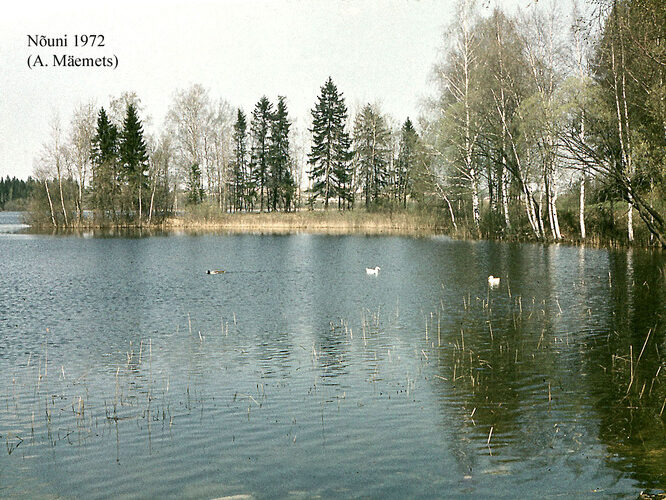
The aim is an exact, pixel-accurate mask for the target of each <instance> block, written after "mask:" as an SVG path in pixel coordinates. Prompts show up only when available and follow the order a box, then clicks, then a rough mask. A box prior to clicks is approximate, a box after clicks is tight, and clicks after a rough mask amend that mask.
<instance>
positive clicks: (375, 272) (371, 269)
mask: <svg viewBox="0 0 666 500" xmlns="http://www.w3.org/2000/svg"><path fill="white" fill-rule="evenodd" d="M380 269H381V268H380V267H379V266H377V267H366V268H365V272H366V273H367V274H369V275H375V276H378V275H379V270H380Z"/></svg>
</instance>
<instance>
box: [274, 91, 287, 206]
mask: <svg viewBox="0 0 666 500" xmlns="http://www.w3.org/2000/svg"><path fill="white" fill-rule="evenodd" d="M290 126H291V124H290V123H289V119H288V116H287V104H286V101H285V98H284V96H278V103H277V109H276V110H275V113H273V116H272V121H271V137H270V144H269V163H270V188H271V202H272V208H273V210H274V211H275V210H277V209H278V207H282V208H284V209H285V210H287V209H288V208H289V207H288V206H287V205H288V203H287V198H288V191H289V189H290V188H291V186H292V185H293V181H292V180H291V170H290V168H289V166H290V162H291V158H290V156H289V127H290ZM289 198H290V197H289Z"/></svg>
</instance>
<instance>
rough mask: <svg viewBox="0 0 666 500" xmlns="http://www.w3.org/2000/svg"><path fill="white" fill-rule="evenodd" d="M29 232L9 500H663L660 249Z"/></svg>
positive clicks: (4, 314) (9, 268)
mask: <svg viewBox="0 0 666 500" xmlns="http://www.w3.org/2000/svg"><path fill="white" fill-rule="evenodd" d="M17 222H18V217H17V214H7V213H0V230H1V231H3V233H2V234H0V337H1V342H0V378H1V380H2V382H1V384H0V446H1V448H0V457H1V458H0V497H3V498H7V497H9V498H12V497H31V498H40V497H48V498H52V497H80V498H104V497H108V496H114V497H139V498H154V497H173V498H216V497H223V496H229V495H251V496H252V497H255V498H273V497H279V498H284V497H297V498H299V497H313V496H322V497H342V498H347V497H375V498H378V497H381V498H384V497H395V498H407V497H420V498H428V497H458V496H473V497H480V496H491V497H509V498H511V497H516V496H522V497H532V498H534V497H542V496H546V497H550V496H554V497H557V496H562V497H570V496H585V497H589V496H592V497H594V496H598V497H599V498H606V497H609V496H610V497H613V496H617V497H627V496H628V497H636V496H637V495H638V493H639V492H640V491H641V490H644V489H651V490H653V491H660V490H664V489H666V430H665V425H664V424H665V422H666V410H665V409H664V404H665V403H666V366H664V365H665V364H666V363H665V359H666V358H665V356H664V353H666V345H665V340H664V339H665V334H666V325H665V313H666V300H665V299H666V297H665V295H666V286H665V285H666V281H665V274H666V259H665V258H664V255H663V254H659V253H648V252H642V251H637V250H634V251H631V250H629V251H626V250H623V251H609V250H599V249H591V248H579V247H569V246H561V245H551V246H543V245H533V244H503V243H494V242H485V241H477V242H475V241H454V240H451V239H448V238H446V237H423V238H410V237H397V236H372V237H367V236H330V235H310V234H294V235H258V234H257V235H255V234H245V235H225V234H205V235H188V234H171V235H160V236H155V235H153V236H150V237H129V236H124V237H123V236H116V237H99V236H94V235H79V236H75V235H69V236H66V235H33V234H26V233H24V232H21V231H18V232H14V230H15V229H18V228H17V227H16V224H17ZM376 265H378V266H381V271H380V273H379V275H378V276H368V275H366V273H365V267H366V266H367V267H374V266H376ZM207 269H223V270H225V271H226V273H224V274H218V275H207V274H206V270H207ZM491 274H492V275H495V276H500V277H501V283H500V286H499V287H497V288H493V289H489V287H488V282H487V277H488V275H491Z"/></svg>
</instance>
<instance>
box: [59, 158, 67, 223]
mask: <svg viewBox="0 0 666 500" xmlns="http://www.w3.org/2000/svg"><path fill="white" fill-rule="evenodd" d="M58 189H59V190H60V204H61V205H62V216H63V218H64V219H65V226H68V225H69V223H68V222H67V210H66V209H65V199H64V198H63V196H62V175H61V174H60V166H58Z"/></svg>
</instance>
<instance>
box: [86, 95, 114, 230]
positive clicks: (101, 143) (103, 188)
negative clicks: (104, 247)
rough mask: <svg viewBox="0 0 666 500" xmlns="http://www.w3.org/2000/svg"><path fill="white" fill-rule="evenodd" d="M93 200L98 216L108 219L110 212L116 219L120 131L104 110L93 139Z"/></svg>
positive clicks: (101, 110) (102, 109)
mask: <svg viewBox="0 0 666 500" xmlns="http://www.w3.org/2000/svg"><path fill="white" fill-rule="evenodd" d="M91 161H92V165H93V181H92V188H93V193H94V196H93V200H94V206H95V207H96V208H98V209H99V212H98V213H97V214H96V216H98V217H99V216H100V214H101V216H102V217H106V216H107V215H108V214H109V212H110V215H111V217H112V218H113V219H115V218H116V196H117V194H118V193H117V190H118V129H117V128H116V126H115V125H114V124H113V123H111V121H110V120H109V117H108V115H107V114H106V111H105V110H104V108H101V109H100V110H99V114H98V117H97V130H96V132H95V135H94V136H93V139H92V147H91Z"/></svg>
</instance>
